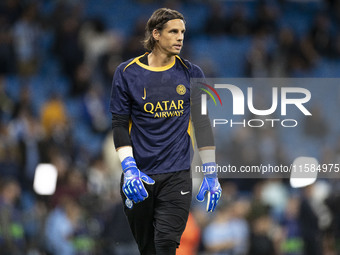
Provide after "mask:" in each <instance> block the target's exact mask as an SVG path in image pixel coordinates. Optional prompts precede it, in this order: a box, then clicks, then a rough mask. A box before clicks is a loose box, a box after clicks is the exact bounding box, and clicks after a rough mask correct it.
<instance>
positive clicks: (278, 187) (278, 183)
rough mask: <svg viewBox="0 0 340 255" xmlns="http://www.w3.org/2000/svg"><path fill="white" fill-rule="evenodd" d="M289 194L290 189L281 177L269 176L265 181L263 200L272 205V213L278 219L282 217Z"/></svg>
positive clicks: (262, 193)
mask: <svg viewBox="0 0 340 255" xmlns="http://www.w3.org/2000/svg"><path fill="white" fill-rule="evenodd" d="M274 165H277V164H274ZM288 196H289V194H288V189H287V187H286V186H285V185H284V184H283V181H282V180H281V179H274V178H269V179H268V180H266V181H264V182H263V186H262V192H261V200H262V201H263V203H265V204H267V205H269V206H270V208H271V213H272V215H273V217H274V218H275V219H276V220H277V219H280V217H282V215H283V212H284V210H285V208H286V206H287V201H288Z"/></svg>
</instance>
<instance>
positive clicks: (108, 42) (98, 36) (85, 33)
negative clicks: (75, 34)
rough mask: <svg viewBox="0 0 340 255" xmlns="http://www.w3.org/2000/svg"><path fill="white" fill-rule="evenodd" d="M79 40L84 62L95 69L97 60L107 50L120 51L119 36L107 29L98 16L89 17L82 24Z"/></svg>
mask: <svg viewBox="0 0 340 255" xmlns="http://www.w3.org/2000/svg"><path fill="white" fill-rule="evenodd" d="M79 42H80V44H81V46H82V48H83V49H84V53H85V59H84V60H85V64H86V65H87V66H89V68H90V69H92V70H97V68H98V60H99V59H100V58H101V57H102V56H104V55H105V54H107V53H108V52H111V53H112V52H116V53H119V52H120V51H121V47H122V46H121V45H122V43H121V38H120V36H119V35H118V34H117V33H116V32H115V31H108V30H107V29H106V27H105V24H104V22H103V21H102V20H101V19H100V18H94V19H91V20H89V21H87V22H85V23H84V24H82V26H81V28H80V32H79Z"/></svg>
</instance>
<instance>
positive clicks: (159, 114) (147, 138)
mask: <svg viewBox="0 0 340 255" xmlns="http://www.w3.org/2000/svg"><path fill="white" fill-rule="evenodd" d="M146 54H147V53H146ZM143 56H145V55H143ZM143 56H140V57H137V58H135V59H131V60H129V61H127V62H124V63H122V64H120V65H119V66H118V67H117V70H116V72H115V75H114V78H113V82H112V92H111V101H110V111H111V112H112V113H114V114H125V115H130V119H131V123H130V136H131V142H132V148H133V154H134V158H135V160H136V163H137V166H138V168H139V169H140V170H141V171H142V172H144V173H146V174H159V173H168V172H175V171H181V170H187V169H189V168H190V78H203V76H204V75H203V72H202V70H201V69H200V68H199V67H198V66H196V65H193V64H191V63H190V62H189V61H186V60H183V59H181V58H180V57H178V56H176V57H175V60H174V62H173V63H171V64H169V65H168V66H164V67H150V66H148V65H145V64H143V63H142V62H141V61H140V59H141V58H142V57H143Z"/></svg>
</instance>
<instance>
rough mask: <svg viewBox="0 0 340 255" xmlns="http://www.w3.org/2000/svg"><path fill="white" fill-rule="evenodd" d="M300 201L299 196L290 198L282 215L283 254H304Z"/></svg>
mask: <svg viewBox="0 0 340 255" xmlns="http://www.w3.org/2000/svg"><path fill="white" fill-rule="evenodd" d="M299 207H300V201H299V198H298V197H295V196H292V197H290V198H289V200H288V203H287V206H286V208H285V212H284V215H283V217H282V221H281V226H282V228H283V229H282V231H283V236H284V240H283V241H282V245H281V252H282V254H283V255H303V245H304V243H303V240H302V238H301V230H300V226H299V221H298V216H299Z"/></svg>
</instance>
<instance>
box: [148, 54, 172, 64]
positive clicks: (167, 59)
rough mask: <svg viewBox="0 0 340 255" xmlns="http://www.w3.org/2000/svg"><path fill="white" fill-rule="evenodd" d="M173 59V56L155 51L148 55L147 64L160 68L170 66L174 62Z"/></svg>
mask: <svg viewBox="0 0 340 255" xmlns="http://www.w3.org/2000/svg"><path fill="white" fill-rule="evenodd" d="M174 58H175V56H174V55H168V54H165V53H163V52H159V51H157V50H156V51H152V52H151V53H150V54H149V55H148V62H149V66H151V67H162V66H167V65H170V64H171V63H172V62H173V61H174Z"/></svg>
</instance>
